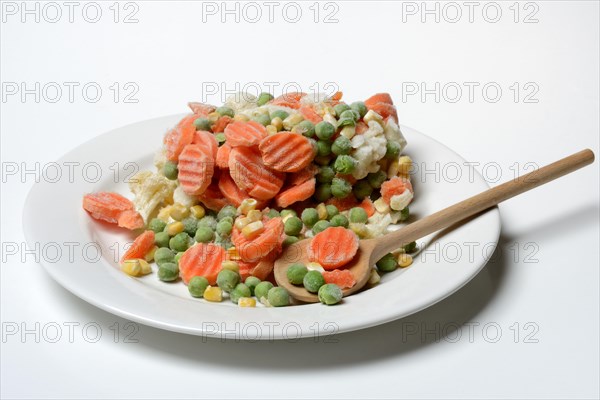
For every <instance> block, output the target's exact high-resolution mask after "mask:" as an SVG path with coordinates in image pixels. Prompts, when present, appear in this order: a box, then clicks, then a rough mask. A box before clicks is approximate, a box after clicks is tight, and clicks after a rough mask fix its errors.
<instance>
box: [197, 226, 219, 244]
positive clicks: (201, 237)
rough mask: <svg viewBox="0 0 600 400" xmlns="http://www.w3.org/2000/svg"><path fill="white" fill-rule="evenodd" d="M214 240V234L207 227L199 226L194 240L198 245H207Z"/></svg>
mask: <svg viewBox="0 0 600 400" xmlns="http://www.w3.org/2000/svg"><path fill="white" fill-rule="evenodd" d="M214 238H215V232H214V231H213V230H212V229H210V228H209V227H208V226H199V227H198V229H197V230H196V235H195V236H194V239H195V240H196V242H198V243H209V242H212V240H213V239H214Z"/></svg>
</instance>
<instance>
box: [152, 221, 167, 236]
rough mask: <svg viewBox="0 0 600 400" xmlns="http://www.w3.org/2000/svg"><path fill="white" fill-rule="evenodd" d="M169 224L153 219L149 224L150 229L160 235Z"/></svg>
mask: <svg viewBox="0 0 600 400" xmlns="http://www.w3.org/2000/svg"><path fill="white" fill-rule="evenodd" d="M166 226H167V223H166V222H165V221H163V220H161V219H158V218H152V219H151V220H150V223H149V224H148V229H150V230H151V231H154V233H159V232H162V231H164V230H165V228H166Z"/></svg>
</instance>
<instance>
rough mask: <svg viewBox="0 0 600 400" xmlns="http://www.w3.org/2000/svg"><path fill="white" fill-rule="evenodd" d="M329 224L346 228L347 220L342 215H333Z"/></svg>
mask: <svg viewBox="0 0 600 400" xmlns="http://www.w3.org/2000/svg"><path fill="white" fill-rule="evenodd" d="M329 223H330V224H331V226H343V227H344V228H347V227H348V225H349V222H348V218H346V217H345V216H344V215H342V214H338V215H335V216H334V217H333V218H331V221H329Z"/></svg>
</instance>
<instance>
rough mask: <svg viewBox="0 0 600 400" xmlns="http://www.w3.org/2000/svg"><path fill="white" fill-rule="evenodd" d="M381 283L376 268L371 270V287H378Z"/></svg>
mask: <svg viewBox="0 0 600 400" xmlns="http://www.w3.org/2000/svg"><path fill="white" fill-rule="evenodd" d="M379 281H381V277H380V276H379V274H378V273H377V271H376V270H375V268H373V269H372V270H371V275H370V276H369V285H377V284H378V283H379Z"/></svg>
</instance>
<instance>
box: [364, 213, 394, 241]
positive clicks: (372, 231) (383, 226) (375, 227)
mask: <svg viewBox="0 0 600 400" xmlns="http://www.w3.org/2000/svg"><path fill="white" fill-rule="evenodd" d="M391 223H392V218H391V217H390V215H389V214H380V213H377V212H376V213H375V214H373V216H372V217H370V218H369V220H368V222H367V230H368V232H369V237H370V238H376V237H379V236H382V235H385V234H386V232H387V228H388V226H390V224H391Z"/></svg>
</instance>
